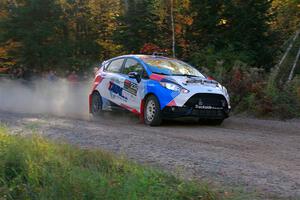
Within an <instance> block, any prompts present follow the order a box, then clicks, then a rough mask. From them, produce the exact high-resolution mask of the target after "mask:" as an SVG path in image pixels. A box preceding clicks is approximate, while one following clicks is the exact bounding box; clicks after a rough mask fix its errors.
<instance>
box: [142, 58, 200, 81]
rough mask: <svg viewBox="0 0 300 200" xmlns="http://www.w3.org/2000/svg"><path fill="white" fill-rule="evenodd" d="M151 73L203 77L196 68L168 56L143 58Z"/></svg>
mask: <svg viewBox="0 0 300 200" xmlns="http://www.w3.org/2000/svg"><path fill="white" fill-rule="evenodd" d="M143 61H144V62H145V63H146V64H148V66H149V69H150V70H151V72H152V73H156V74H163V75H173V76H199V77H204V76H203V75H202V74H201V73H200V72H199V71H198V70H197V69H195V68H193V67H192V66H190V65H189V64H187V63H185V62H182V61H180V60H176V59H169V58H144V59H143Z"/></svg>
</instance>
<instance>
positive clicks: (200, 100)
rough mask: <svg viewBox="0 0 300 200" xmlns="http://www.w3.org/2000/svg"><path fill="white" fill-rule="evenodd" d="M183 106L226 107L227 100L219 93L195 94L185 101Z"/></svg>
mask: <svg viewBox="0 0 300 200" xmlns="http://www.w3.org/2000/svg"><path fill="white" fill-rule="evenodd" d="M185 106H187V107H192V108H194V107H195V106H211V107H216V108H227V107H228V105H227V101H226V99H225V97H224V96H223V95H220V94H207V93H202V94H195V95H193V96H192V97H191V98H190V99H189V100H188V101H187V102H186V103H185Z"/></svg>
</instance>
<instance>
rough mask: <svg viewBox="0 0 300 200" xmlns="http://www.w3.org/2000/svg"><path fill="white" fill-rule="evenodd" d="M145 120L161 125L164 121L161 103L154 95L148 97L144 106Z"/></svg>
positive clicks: (151, 124)
mask: <svg viewBox="0 0 300 200" xmlns="http://www.w3.org/2000/svg"><path fill="white" fill-rule="evenodd" d="M144 122H145V124H147V125H150V126H159V125H160V124H161V123H162V114H161V110H160V104H159V102H158V100H157V98H156V97H155V96H153V95H151V96H149V97H148V98H147V99H146V102H145V106H144Z"/></svg>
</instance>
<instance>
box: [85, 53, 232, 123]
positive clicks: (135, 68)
mask: <svg viewBox="0 0 300 200" xmlns="http://www.w3.org/2000/svg"><path fill="white" fill-rule="evenodd" d="M115 107H122V108H124V109H126V110H129V111H131V112H133V113H135V114H137V115H139V116H140V117H141V119H142V120H143V121H144V122H145V124H148V125H151V126H157V125H160V124H161V122H162V120H163V119H164V118H173V117H186V116H191V117H196V118H198V119H205V120H210V121H211V122H213V123H215V124H221V123H222V122H223V120H224V119H225V118H227V117H228V114H229V111H230V109H231V107H230V100H229V95H228V93H227V90H226V88H225V87H224V86H222V85H221V84H219V83H218V82H217V81H215V80H213V79H211V78H209V77H206V76H205V75H203V74H202V73H200V72H199V71H198V70H197V69H195V68H194V67H192V66H190V65H189V64H187V63H185V62H183V61H180V60H177V59H175V58H167V57H163V56H156V55H124V56H119V57H116V58H112V59H110V60H107V61H104V62H103V63H102V64H101V66H100V67H99V70H98V71H97V73H96V77H95V80H94V83H93V87H92V91H91V94H90V96H89V108H90V113H92V114H93V115H99V114H101V113H102V112H103V111H105V110H112V108H115Z"/></svg>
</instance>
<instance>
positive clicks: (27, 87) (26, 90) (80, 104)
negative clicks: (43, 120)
mask: <svg viewBox="0 0 300 200" xmlns="http://www.w3.org/2000/svg"><path fill="white" fill-rule="evenodd" d="M91 83H92V81H89V82H84V83H76V84H74V83H69V82H68V81H67V80H64V79H60V80H57V81H47V80H38V81H33V82H24V81H16V80H0V111H1V110H2V111H8V112H18V113H32V114H51V115H56V116H65V117H74V118H88V117H89V111H88V95H89V92H90V89H91Z"/></svg>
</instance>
